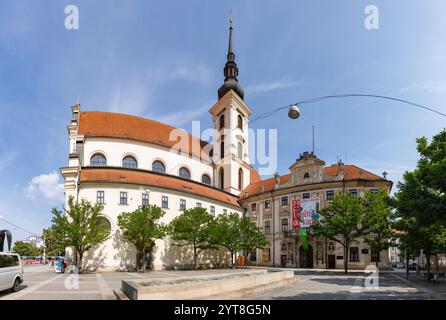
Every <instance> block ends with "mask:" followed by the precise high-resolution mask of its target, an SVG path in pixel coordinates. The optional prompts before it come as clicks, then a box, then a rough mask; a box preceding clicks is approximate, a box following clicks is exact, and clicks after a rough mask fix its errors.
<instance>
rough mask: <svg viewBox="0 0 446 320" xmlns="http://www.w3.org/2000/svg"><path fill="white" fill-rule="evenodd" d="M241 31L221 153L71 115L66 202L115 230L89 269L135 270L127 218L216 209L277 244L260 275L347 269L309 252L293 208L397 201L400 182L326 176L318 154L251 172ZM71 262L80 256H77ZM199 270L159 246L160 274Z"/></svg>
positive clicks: (141, 128) (184, 139) (348, 173)
mask: <svg viewBox="0 0 446 320" xmlns="http://www.w3.org/2000/svg"><path fill="white" fill-rule="evenodd" d="M232 30H233V29H232V22H231V26H230V29H229V47H228V53H227V62H226V64H225V67H224V76H225V79H224V83H223V85H222V86H221V87H220V88H219V89H218V101H217V102H216V103H215V105H214V106H212V107H211V108H210V110H209V112H210V114H211V117H212V121H213V125H214V129H215V130H216V131H217V132H218V133H219V134H218V135H217V138H216V139H215V140H214V142H213V144H210V143H208V142H205V141H202V140H200V139H199V138H197V137H194V136H192V135H189V134H185V133H183V134H182V135H181V137H178V135H176V134H178V131H177V130H176V128H173V127H171V126H169V125H167V124H163V123H160V122H157V121H154V120H150V119H145V118H140V117H135V116H132V115H126V114H117V113H110V112H98V111H82V110H81V107H80V104H77V105H74V106H72V107H71V110H72V119H71V123H70V124H69V125H68V138H69V156H68V158H69V160H68V166H66V167H63V168H61V169H60V171H61V174H62V176H63V177H64V188H65V198H66V201H68V199H69V198H70V197H74V199H75V200H81V199H87V200H88V201H90V202H92V203H100V204H102V205H103V206H104V209H103V212H102V214H101V217H100V219H102V221H103V222H104V223H106V224H107V225H108V226H109V227H110V237H109V239H108V240H106V241H105V242H104V243H103V244H101V245H98V246H97V247H95V248H93V249H92V250H90V251H89V252H88V254H87V256H86V257H84V262H85V264H86V266H87V268H90V269H96V270H132V269H134V268H135V265H136V256H135V250H134V248H133V247H132V245H130V244H128V243H125V242H124V241H123V240H122V236H121V231H120V230H119V227H118V225H117V217H118V215H119V214H120V213H122V212H130V211H133V210H135V209H137V208H138V207H139V206H141V205H147V204H151V205H157V206H159V207H161V208H162V209H163V210H164V211H165V212H166V214H165V216H164V217H163V218H162V222H164V223H169V222H170V221H171V220H172V219H173V218H175V217H176V216H178V215H180V214H181V213H182V211H184V210H185V209H190V208H193V207H203V208H206V209H207V210H208V212H209V213H210V214H212V215H219V214H226V213H231V212H234V213H237V214H239V215H246V214H248V215H249V217H251V219H252V221H254V222H256V223H257V224H258V226H260V227H262V229H263V230H264V231H265V233H266V234H267V237H269V239H270V242H271V243H270V246H269V248H265V249H264V250H257V254H255V255H253V256H251V257H250V258H251V259H250V260H251V264H254V265H271V266H280V265H282V266H296V267H313V266H314V267H323V266H327V267H337V266H342V263H341V261H340V260H339V259H338V258H339V256H340V255H341V253H339V252H342V251H340V248H339V247H338V246H337V245H336V244H333V243H331V242H330V243H327V242H326V241H325V243H324V241H323V239H313V238H312V237H311V235H310V236H309V246H308V247H307V248H306V249H307V250H302V249H301V246H300V244H299V241H300V240H299V236H296V235H295V234H293V233H292V232H291V227H290V223H291V216H290V215H291V204H292V200H293V199H297V198H302V199H306V198H308V197H309V198H310V199H313V198H314V199H317V201H318V206H320V207H322V206H324V205H326V203H327V201H330V198H331V197H332V196H333V195H334V194H336V193H339V192H342V191H345V190H346V191H348V192H350V193H356V194H357V195H358V196H359V195H361V194H362V193H363V192H364V191H365V190H366V189H376V188H385V189H386V190H388V191H390V188H391V182H390V181H388V180H386V179H385V178H381V177H379V176H377V175H374V174H372V173H370V172H368V171H365V170H362V169H360V168H358V167H355V166H352V165H345V166H343V165H342V164H341V163H339V164H337V165H332V166H329V167H325V166H324V162H323V161H321V160H319V159H317V158H316V157H315V156H314V155H313V154H308V153H304V154H303V155H302V156H301V157H300V158H299V159H298V161H297V162H296V163H295V164H293V165H292V166H291V168H290V169H291V173H290V174H288V175H284V176H280V177H279V176H277V177H275V178H272V179H267V180H261V179H260V176H259V174H258V173H257V171H256V170H255V169H254V168H253V167H252V166H251V165H250V164H249V154H248V123H249V117H250V116H251V114H252V111H251V109H250V108H249V107H248V106H247V105H246V103H245V102H244V91H243V88H242V87H241V86H240V84H239V83H238V67H237V64H236V63H235V54H234V50H233V45H232ZM172 133H174V135H173V136H172ZM178 138H180V140H181V150H180V151H178ZM352 247H353V248H352V250H351V256H352V257H354V258H355V259H358V262H357V265H358V266H359V265H364V264H367V263H368V262H369V261H371V259H372V258H373V256H372V254H371V253H370V252H368V253H365V251H364V250H366V245H365V244H364V243H363V242H362V241H360V242H359V243H358V244H357V245H356V246H354V245H352ZM354 248H356V251H355V249H354ZM67 254H68V255H70V254H71V251H70V250H68V249H67ZM333 255H334V256H335V263H334V264H332V260H333V258H332V256H333ZM381 258H382V259H384V258H385V254H383V255H381ZM229 259H230V257H229V255H227V254H224V253H222V252H205V253H204V254H203V255H202V257H201V261H200V264H201V265H202V266H203V267H220V266H226V265H228V264H229V263H230V260H229ZM192 260H193V259H192V255H191V252H190V251H186V250H185V249H184V248H179V247H175V246H172V245H171V243H170V240H169V239H168V238H166V239H162V240H157V241H156V245H155V248H154V251H153V252H152V259H151V264H152V267H153V268H154V269H158V270H159V269H168V268H183V267H189V266H190V265H191V264H192ZM327 261H328V264H327ZM382 261H383V260H382Z"/></svg>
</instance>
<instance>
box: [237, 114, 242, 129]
mask: <svg viewBox="0 0 446 320" xmlns="http://www.w3.org/2000/svg"><path fill="white" fill-rule="evenodd" d="M237 127H238V128H240V130H243V118H242V116H241V115H238V117H237Z"/></svg>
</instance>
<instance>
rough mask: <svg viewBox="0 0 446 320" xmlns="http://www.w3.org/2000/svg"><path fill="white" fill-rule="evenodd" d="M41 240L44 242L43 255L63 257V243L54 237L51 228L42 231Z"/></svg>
mask: <svg viewBox="0 0 446 320" xmlns="http://www.w3.org/2000/svg"><path fill="white" fill-rule="evenodd" d="M43 238H44V240H45V253H46V255H47V256H53V257H54V256H62V255H64V252H65V246H64V243H63V242H61V241H60V239H58V238H57V237H56V235H55V233H54V230H53V228H52V227H49V228H47V229H43Z"/></svg>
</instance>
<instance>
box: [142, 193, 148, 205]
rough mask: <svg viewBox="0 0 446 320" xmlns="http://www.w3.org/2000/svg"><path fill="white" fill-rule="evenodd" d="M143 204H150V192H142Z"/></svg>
mask: <svg viewBox="0 0 446 320" xmlns="http://www.w3.org/2000/svg"><path fill="white" fill-rule="evenodd" d="M142 205H143V206H148V205H149V194H148V193H143V194H142Z"/></svg>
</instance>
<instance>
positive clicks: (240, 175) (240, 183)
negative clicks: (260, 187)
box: [238, 168, 243, 190]
mask: <svg viewBox="0 0 446 320" xmlns="http://www.w3.org/2000/svg"><path fill="white" fill-rule="evenodd" d="M238 189H239V190H242V189H243V169H242V168H240V169H238Z"/></svg>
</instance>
